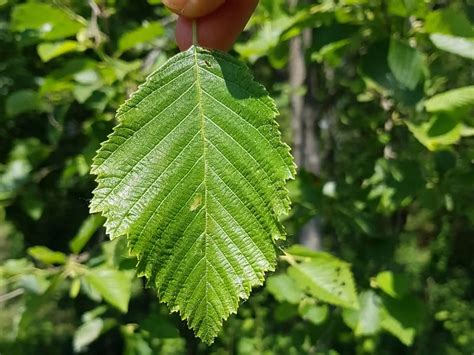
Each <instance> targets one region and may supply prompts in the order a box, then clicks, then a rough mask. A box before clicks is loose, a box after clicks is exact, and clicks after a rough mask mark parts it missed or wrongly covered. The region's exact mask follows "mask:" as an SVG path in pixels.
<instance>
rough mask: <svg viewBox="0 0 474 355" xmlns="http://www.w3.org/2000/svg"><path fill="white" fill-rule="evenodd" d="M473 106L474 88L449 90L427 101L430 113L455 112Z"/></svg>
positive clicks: (466, 87) (426, 106)
mask: <svg viewBox="0 0 474 355" xmlns="http://www.w3.org/2000/svg"><path fill="white" fill-rule="evenodd" d="M471 106H474V86H465V87H462V88H459V89H454V90H449V91H446V92H443V93H441V94H438V95H435V96H432V97H431V98H430V99H428V100H426V101H425V108H426V111H428V112H438V111H454V110H457V109H462V108H466V107H471Z"/></svg>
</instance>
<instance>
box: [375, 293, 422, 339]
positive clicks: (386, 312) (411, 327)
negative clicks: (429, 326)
mask: <svg viewBox="0 0 474 355" xmlns="http://www.w3.org/2000/svg"><path fill="white" fill-rule="evenodd" d="M382 300H383V306H384V307H383V308H382V322H381V326H382V328H384V329H385V330H387V331H388V332H390V333H391V334H393V335H394V336H396V337H397V338H398V339H400V341H401V342H402V343H403V344H405V345H407V346H410V345H412V344H413V340H414V337H415V335H416V331H417V329H418V328H419V327H420V326H421V323H422V320H423V312H424V308H423V303H422V302H421V301H420V300H418V299H416V298H414V297H413V296H407V297H404V298H403V299H401V300H400V299H393V298H389V297H383V298H382Z"/></svg>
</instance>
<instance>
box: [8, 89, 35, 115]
mask: <svg viewBox="0 0 474 355" xmlns="http://www.w3.org/2000/svg"><path fill="white" fill-rule="evenodd" d="M41 108H42V105H41V98H40V96H39V94H38V93H37V92H36V91H33V90H30V89H25V90H18V91H16V92H14V93H13V94H11V95H10V96H8V98H7V100H6V103H5V110H6V112H7V115H8V116H10V117H14V116H18V115H19V114H22V113H25V112H31V111H40V110H41Z"/></svg>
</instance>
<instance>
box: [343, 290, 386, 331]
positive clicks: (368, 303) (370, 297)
mask: <svg viewBox="0 0 474 355" xmlns="http://www.w3.org/2000/svg"><path fill="white" fill-rule="evenodd" d="M359 304H360V308H359V310H356V309H344V310H343V313H342V315H343V319H344V322H345V323H346V324H347V326H349V327H350V328H352V329H353V330H354V333H355V335H356V336H365V335H374V334H375V333H377V332H378V331H379V330H380V322H381V300H380V298H379V297H378V296H377V294H375V292H373V291H370V290H369V291H364V292H362V293H361V294H360V295H359Z"/></svg>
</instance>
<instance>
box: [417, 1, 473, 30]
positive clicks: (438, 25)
mask: <svg viewBox="0 0 474 355" xmlns="http://www.w3.org/2000/svg"><path fill="white" fill-rule="evenodd" d="M425 31H426V32H428V33H442V34H446V35H452V36H458V37H473V36H474V29H473V26H472V24H471V23H470V21H469V19H468V18H467V16H466V14H465V13H464V12H463V11H460V10H459V9H456V8H454V7H449V8H445V9H441V10H436V11H433V12H430V13H429V14H428V16H427V17H426V21H425Z"/></svg>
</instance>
